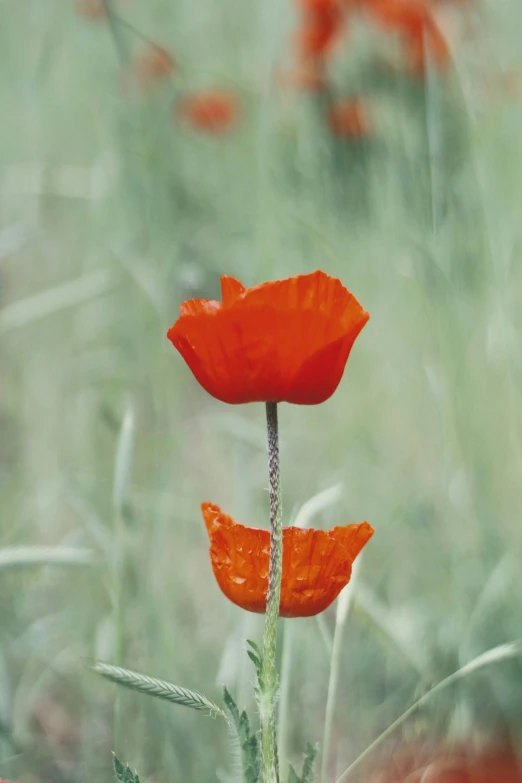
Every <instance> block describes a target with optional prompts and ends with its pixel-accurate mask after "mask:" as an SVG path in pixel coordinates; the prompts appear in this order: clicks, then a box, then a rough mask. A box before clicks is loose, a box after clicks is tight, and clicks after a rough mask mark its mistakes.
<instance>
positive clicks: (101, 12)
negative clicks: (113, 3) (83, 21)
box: [76, 0, 107, 20]
mask: <svg viewBox="0 0 522 783" xmlns="http://www.w3.org/2000/svg"><path fill="white" fill-rule="evenodd" d="M76 13H77V14H79V15H80V16H84V17H86V18H87V19H94V20H96V19H106V18H107V8H106V6H105V3H104V2H103V0H76Z"/></svg>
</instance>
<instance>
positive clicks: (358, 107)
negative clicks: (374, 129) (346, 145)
mask: <svg viewBox="0 0 522 783" xmlns="http://www.w3.org/2000/svg"><path fill="white" fill-rule="evenodd" d="M327 119H328V125H329V127H330V130H331V131H332V133H333V134H334V136H339V137H341V138H345V139H360V138H363V137H364V136H368V135H369V133H370V124H369V120H368V111H367V106H366V104H365V103H364V102H363V101H361V100H359V99H346V100H342V101H338V102H337V103H334V104H332V106H331V107H330V109H329V111H328V117H327Z"/></svg>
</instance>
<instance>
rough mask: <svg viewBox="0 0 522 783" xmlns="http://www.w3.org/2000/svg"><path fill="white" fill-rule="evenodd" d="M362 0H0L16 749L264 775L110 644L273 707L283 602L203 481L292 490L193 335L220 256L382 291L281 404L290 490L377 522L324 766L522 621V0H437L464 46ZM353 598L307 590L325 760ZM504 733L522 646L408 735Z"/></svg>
mask: <svg viewBox="0 0 522 783" xmlns="http://www.w3.org/2000/svg"><path fill="white" fill-rule="evenodd" d="M356 5H357V4H355V3H353V2H352V3H351V4H348V3H347V4H346V6H345V7H344V9H343V12H342V13H343V22H342V25H341V24H339V28H340V29H339V30H336V35H335V36H334V37H335V41H333V42H332V45H331V46H330V43H331V42H330V41H328V47H325V51H324V52H323V51H322V50H321V51H319V50H320V46H321V45H322V44H317V43H314V44H310V43H308V44H307V43H306V42H305V43H303V40H304V39H303V35H304V34H305V33H304V32H303V31H306V25H307V24H308V22H309V18H308V17H307V16H306V14H307V12H306V10H305V6H306V3H302V4H301V6H299V4H297V5H296V4H292V3H291V2H290V0H263V2H245V1H244V0H221V2H219V3H218V2H215V0H200V2H198V3H193V2H191V1H190V0H170V1H167V0H147V2H144V0H119V2H116V0H114V2H113V3H112V4H111V7H110V8H109V10H111V11H112V13H111V15H110V16H107V13H106V11H107V9H106V8H105V6H103V4H98V7H97V4H96V3H95V2H85V1H84V2H78V3H76V4H75V2H73V0H45V2H44V1H43V0H3V2H1V3H0V19H1V21H0V62H1V67H0V101H1V113H0V116H1V125H0V139H1V143H0V148H1V153H0V156H1V170H0V362H1V365H0V366H1V369H0V506H1V516H0V777H5V778H10V779H12V780H16V779H19V780H21V781H23V783H40V781H41V782H42V783H43V782H44V781H45V782H46V783H49V782H50V781H53V782H54V781H55V782H56V783H76V781H78V782H79V781H92V780H96V781H99V783H103V782H105V781H110V780H111V779H112V770H111V751H112V750H115V751H116V752H117V754H118V755H119V756H120V758H122V759H125V760H126V761H128V762H129V764H130V765H131V766H132V767H133V768H137V769H138V771H139V773H140V776H141V778H142V780H144V781H149V783H152V782H153V781H154V782H157V783H163V782H165V783H166V782H167V781H170V783H173V782H174V781H176V783H177V782H178V781H179V782H181V781H184V782H185V781H198V782H199V781H205V782H206V781H208V782H209V783H214V782H216V783H217V782H218V781H220V782H221V783H224V782H225V781H235V780H237V763H236V762H237V759H236V758H235V755H234V752H232V753H231V752H230V748H229V737H228V736H227V732H226V729H225V728H224V727H223V726H222V725H220V724H219V721H214V720H211V719H210V718H208V717H206V716H204V715H202V714H198V713H193V712H191V711H190V710H185V709H183V708H182V707H176V706H173V705H169V704H164V703H162V702H159V701H156V700H154V699H149V698H147V697H146V696H140V695H137V694H134V693H129V692H125V691H124V692H118V693H116V688H115V686H113V685H111V684H109V683H107V682H105V681H102V680H98V679H97V678H96V677H94V676H93V675H92V674H90V673H89V672H87V671H86V670H85V669H84V666H83V663H84V661H85V659H92V658H97V659H101V660H104V661H107V662H112V663H120V664H122V665H125V666H128V667H129V668H133V669H137V670H138V671H142V672H145V673H148V674H151V675H153V676H157V677H162V678H164V679H168V680H171V681H173V682H176V683H179V684H181V685H186V686H187V687H191V688H195V689H200V690H202V691H203V692H204V693H206V694H207V695H208V696H209V697H211V698H213V699H219V698H220V691H221V687H222V685H223V684H227V686H228V687H229V688H230V690H231V691H232V692H233V693H234V695H235V696H236V697H237V699H238V702H239V703H240V706H246V707H247V708H248V709H249V710H250V712H251V715H252V717H253V719H255V706H254V702H253V695H252V682H253V679H254V672H253V668H252V666H251V663H250V661H249V660H248V658H247V656H246V653H245V639H246V638H254V639H259V638H260V632H261V623H262V618H260V617H258V616H255V615H246V614H244V613H242V612H241V610H240V609H238V608H237V607H235V606H233V605H231V604H229V603H227V601H226V599H225V598H224V597H223V596H222V595H221V593H220V592H219V589H218V588H217V585H216V584H215V582H214V578H213V575H212V572H211V569H210V565H209V560H208V553H207V548H208V542H207V538H206V532H205V529H204V526H203V524H202V519H201V515H200V510H199V504H200V502H201V501H203V500H212V501H213V502H216V503H219V504H220V505H221V506H222V507H223V508H224V509H225V510H226V511H227V512H228V513H230V514H232V515H234V516H235V518H236V519H238V520H240V521H242V522H244V523H248V524H252V525H257V526H265V525H266V524H267V522H266V520H267V510H268V493H267V470H266V442H265V440H266V435H265V425H264V410H263V406H261V405H247V406H238V407H235V408H232V407H227V406H225V405H223V404H221V403H219V402H217V401H216V400H214V399H212V398H210V397H208V396H207V395H206V394H205V392H204V391H203V390H202V389H200V388H199V387H198V386H197V384H196V382H195V381H194V379H193V377H192V376H191V374H190V372H189V371H188V369H187V368H186V367H185V365H184V363H183V361H182V360H181V358H180V357H179V356H178V355H177V353H176V352H175V350H174V349H173V348H172V346H171V345H170V343H169V342H168V341H167V340H166V337H165V333H166V331H167V329H168V327H169V326H170V325H171V323H172V322H173V321H174V320H175V319H176V317H177V315H178V306H179V303H180V301H182V300H184V299H187V298H191V297H193V296H204V297H209V298H219V275H220V274H222V273H226V274H231V275H235V276H237V277H239V278H240V279H241V280H242V281H243V282H244V283H245V284H246V285H253V284H256V283H258V282H261V281H263V280H267V279H276V278H281V277H286V276H289V275H294V274H298V273H302V272H310V271H312V270H314V269H317V268H321V269H323V270H325V271H326V272H328V273H329V274H331V275H334V276H338V277H340V278H341V279H342V281H343V282H344V283H345V284H346V285H347V286H348V287H349V288H350V290H352V291H353V292H354V293H355V294H356V296H357V298H358V299H359V300H360V301H361V303H362V304H363V306H364V307H365V308H366V309H367V310H369V311H370V313H371V320H370V322H369V324H368V326H367V327H366V328H365V330H364V331H363V333H362V334H361V336H360V338H359V339H358V341H357V343H356V345H355V347H354V349H353V353H352V356H351V357H350V360H349V364H348V367H347V370H346V373H345V376H344V378H343V381H342V383H341V385H340V387H339V389H338V391H337V392H336V394H335V395H334V396H333V397H332V398H331V399H330V400H329V401H328V402H326V403H325V404H323V405H321V406H318V407H310V408H307V407H297V406H296V407H292V406H288V405H283V406H281V410H280V426H281V437H282V478H283V488H284V508H285V521H286V523H290V522H291V521H293V520H295V518H296V515H297V514H299V513H301V515H302V516H301V519H303V518H305V519H306V521H307V522H308V523H310V524H313V525H315V526H322V527H329V526H333V525H337V524H344V523H347V522H350V521H360V520H362V519H367V520H368V521H369V522H371V524H372V525H373V526H374V527H375V529H376V534H375V536H374V538H373V540H372V541H371V544H370V545H369V546H368V547H367V549H366V550H365V552H364V556H363V557H362V559H361V565H360V568H359V569H358V572H357V576H356V579H355V580H354V584H353V590H352V594H351V606H350V612H349V615H348V618H347V620H346V623H345V625H344V628H343V629H342V634H343V635H342V639H341V644H340V654H339V658H338V661H337V664H336V666H337V667H338V669H337V674H338V685H337V688H336V702H335V712H334V721H333V728H332V732H331V743H330V753H329V759H328V763H327V765H326V772H327V774H326V777H325V778H324V779H323V780H322V783H326V781H332V783H333V781H334V780H335V779H336V778H337V776H339V775H340V774H341V772H342V771H343V770H344V769H345V768H346V767H347V766H348V764H350V763H351V762H353V761H354V759H356V758H357V756H358V755H359V754H360V753H362V752H363V751H364V749H365V748H366V747H367V746H368V745H369V744H370V742H371V741H372V740H374V739H375V737H377V736H378V735H379V734H380V733H381V732H382V731H383V730H384V729H386V727H387V726H389V725H390V724H391V723H392V722H393V721H394V720H395V719H396V718H397V717H398V716H399V715H400V714H401V713H402V712H403V711H404V710H405V709H406V708H407V707H408V706H409V705H410V704H411V703H412V702H413V701H414V700H415V699H416V698H418V697H419V696H420V695H421V694H422V693H424V692H426V691H427V690H428V689H429V688H430V687H432V686H433V685H434V684H436V683H437V682H439V681H441V680H443V679H444V678H445V677H447V676H448V675H450V674H452V673H453V672H455V671H456V670H458V669H459V668H460V667H462V666H463V665H465V664H466V663H468V662H469V661H471V660H473V659H474V658H475V657H476V656H478V655H481V654H483V653H485V652H487V651H488V650H491V649H492V648H495V647H497V646H498V645H503V644H506V643H508V642H511V641H512V640H516V639H518V638H520V637H522V613H521V608H520V597H521V595H522V568H521V556H522V532H521V531H522V526H521V518H520V509H521V507H522V481H521V476H522V442H521V424H522V422H521V418H522V395H521V383H522V358H521V357H522V353H521V350H520V335H521V327H522V323H521V313H522V267H521V264H520V254H521V252H522V245H521V241H522V228H521V226H522V221H521V204H522V154H521V152H522V151H521V146H520V139H521V134H520V129H521V127H522V56H521V51H520V30H521V29H522V6H521V4H520V3H519V1H518V0H488V2H486V0H484V1H483V2H482V1H481V2H479V1H478V0H477V2H474V1H473V0H468V2H450V0H447V2H445V3H442V2H437V3H435V2H433V3H432V4H431V10H430V14H431V13H433V18H434V19H436V22H437V27H438V29H439V30H440V31H441V33H442V35H443V38H444V41H445V42H446V44H447V56H446V54H444V56H441V54H440V51H439V50H434V51H433V52H431V53H429V54H428V55H427V56H426V61H425V62H424V61H423V62H422V63H419V62H417V64H416V67H414V65H412V63H411V61H408V62H405V60H404V51H403V43H404V41H403V39H402V38H401V31H400V30H399V31H397V29H395V28H390V27H386V25H383V24H375V23H374V21H375V20H374V21H372V19H371V18H369V17H368V15H367V14H365V13H364V12H363V10H361V9H358V8H357V7H355V6H356ZM306 40H307V41H308V42H309V40H310V39H309V38H308V39H306ZM314 40H315V39H314ZM428 43H429V42H428ZM154 46H159V47H162V49H164V50H165V51H162V53H161V54H160V56H159V59H158V52H157V50H155V49H153V48H151V47H154ZM307 46H308V48H309V49H311V50H313V51H311V52H310V51H306V52H305V54H306V57H305V56H304V54H303V52H304V50H305V49H306V47H307ZM314 47H315V50H314ZM326 48H328V52H327V53H326ZM165 53H168V55H166V54H165ZM326 54H327V56H326ZM308 55H309V56H308ZM314 57H315V58H316V59H314ZM317 57H318V58H319V59H318V60H317ZM147 58H148V59H147ZM307 58H308V59H307ZM305 60H306V62H305ZM151 63H152V64H151ZM158 63H159V64H158ZM311 64H312V65H313V66H314V67H316V66H320V67H319V68H317V67H316V70H315V71H314V72H313V74H312V76H313V79H312V78H311V75H310V70H306V69H305V66H306V68H309V66H310V65H311ZM304 70H306V73H304ZM319 71H320V74H319V75H320V76H321V79H324V81H321V79H319V78H318V72H319ZM314 80H315V81H314ZM317 81H320V82H321V83H320V84H317V83H316V82H317ZM312 82H313V83H312ZM208 91H212V95H213V96H214V100H215V97H216V94H217V95H218V98H219V100H221V103H219V100H218V104H219V105H218V108H217V109H216V108H215V107H214V108H211V109H210V110H208V107H207V109H206V110H203V120H201V111H200V112H199V114H198V112H197V111H195V110H194V109H193V108H192V109H191V108H190V106H191V104H190V101H191V100H193V98H194V96H196V98H197V97H198V96H200V97H201V95H203V97H205V95H206V98H205V100H206V99H207V98H208ZM223 96H225V98H224V99H223ZM340 101H342V102H346V101H348V102H349V105H350V107H351V108H350V109H349V110H348V115H347V116H348V118H349V119H348V121H347V122H344V121H342V122H341V124H340V127H339V126H336V125H335V122H332V110H333V107H335V106H338V105H339V102H340ZM354 102H355V103H354ZM344 105H346V104H344ZM209 111H210V114H209ZM205 112H206V113H205ZM342 116H344V115H342ZM209 117H210V119H209ZM311 499H313V500H312V502H311V503H309V501H311ZM303 514H304V517H303ZM336 627H337V630H338V631H339V628H338V623H337V626H336V608H335V606H334V607H332V608H331V609H329V610H328V611H327V612H325V613H324V615H322V616H321V617H320V618H318V619H316V618H309V619H301V620H293V621H285V622H284V624H282V628H281V645H280V650H283V649H284V650H285V652H286V659H285V664H284V679H283V688H284V697H282V700H283V702H284V704H283V703H282V705H281V706H282V708H283V706H284V726H283V732H284V736H283V752H284V759H290V760H291V761H293V762H294V763H298V762H299V758H300V756H301V753H302V751H303V749H304V745H305V742H306V741H307V740H310V741H312V742H315V741H319V742H322V740H323V731H324V722H325V704H326V695H327V691H328V683H329V677H330V668H331V667H330V662H331V651H332V640H333V637H334V634H335V632H336ZM498 742H502V743H503V747H506V748H507V747H509V748H511V749H512V750H513V752H515V753H516V752H517V750H518V751H520V748H521V747H522V665H521V662H520V659H519V658H517V657H516V656H515V655H513V656H511V655H507V656H500V659H498V660H496V659H495V655H493V660H492V662H491V665H489V666H487V667H486V666H485V667H483V668H481V669H480V670H477V671H472V672H470V673H469V675H467V676H465V677H462V678H459V680H458V682H457V683H456V684H455V685H452V686H450V687H448V688H446V689H444V690H443V691H442V692H441V693H440V695H437V696H434V697H433V699H432V700H430V702H429V704H427V705H426V707H425V708H423V709H422V710H420V711H419V712H417V713H416V714H415V715H414V716H412V718H411V719H410V720H409V721H407V722H405V724H404V725H403V726H402V727H401V728H400V729H399V730H398V731H397V732H396V733H395V734H394V735H393V737H392V738H391V740H390V742H388V744H387V752H388V753H392V754H393V753H399V752H400V748H401V747H402V748H404V747H405V746H407V747H408V748H410V747H413V748H416V749H418V751H419V753H420V754H424V753H426V752H427V750H426V749H427V748H428V747H432V746H433V745H434V744H435V745H437V746H440V747H444V748H450V749H451V748H456V747H462V746H465V747H467V748H484V747H486V746H487V745H488V743H493V744H495V743H498ZM444 752H445V751H444ZM506 752H507V751H506ZM378 755H379V754H376V756H375V758H376V762H375V763H377V756H378ZM392 766H393V764H392V763H391V762H390V764H389V765H388V767H387V769H388V771H389V770H390V769H392ZM370 767H371V764H370V766H369V767H367V768H366V769H367V772H366V773H365V776H363V777H360V779H361V780H363V779H364V780H373V779H374V778H372V777H371V776H372V774H373V773H372V771H371V769H370ZM393 769H395V767H393ZM354 779H355V778H354ZM375 779H376V778H375ZM383 779H384V778H379V780H383ZM498 779H499V780H500V777H499V778H498ZM415 780H417V778H415ZM430 780H431V778H430ZM437 780H438V779H437ZM452 780H453V779H452ZM491 780H493V777H491Z"/></svg>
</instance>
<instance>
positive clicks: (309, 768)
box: [301, 742, 319, 783]
mask: <svg viewBox="0 0 522 783" xmlns="http://www.w3.org/2000/svg"><path fill="white" fill-rule="evenodd" d="M318 750H319V748H318V746H317V745H311V744H310V743H309V742H307V743H306V750H305V757H304V761H303V771H302V773H301V783H314V780H315V772H314V763H315V757H316V756H317V752H318Z"/></svg>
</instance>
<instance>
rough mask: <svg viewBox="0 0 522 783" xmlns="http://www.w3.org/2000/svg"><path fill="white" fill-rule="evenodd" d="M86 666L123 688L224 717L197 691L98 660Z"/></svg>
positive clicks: (214, 705) (219, 710) (217, 708)
mask: <svg viewBox="0 0 522 783" xmlns="http://www.w3.org/2000/svg"><path fill="white" fill-rule="evenodd" d="M88 668H89V669H90V670H91V671H92V672H94V673H95V674H99V675H100V676H101V677H105V678H106V679H107V680H111V682H115V683H116V684H117V685H123V687H124V688H130V689H131V690H133V691H139V692H140V693H146V694H148V695H149V696H156V698H158V699H164V700H165V701H170V702H173V703H174V704H181V705H182V706H183V707H190V708H191V709H193V710H203V711H205V712H207V711H208V710H210V712H212V713H214V714H215V715H221V717H223V718H225V719H226V716H225V714H224V712H223V711H222V710H221V709H220V708H219V707H218V706H217V704H214V702H213V701H210V699H207V697H206V696H203V694H202V693H199V692H198V691H191V690H189V689H188V688H182V687H181V686H180V685H174V684H173V683H171V682H166V681H165V680H157V679H155V678H154V677H148V676H147V675H146V674H139V673H138V672H133V671H130V669H122V668H121V667H120V666H111V665H110V664H107V663H101V662H100V661H96V662H95V663H93V664H91V665H89V667H88Z"/></svg>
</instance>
